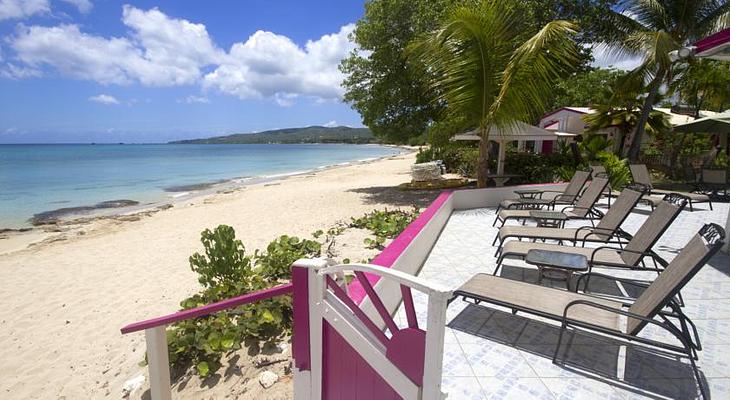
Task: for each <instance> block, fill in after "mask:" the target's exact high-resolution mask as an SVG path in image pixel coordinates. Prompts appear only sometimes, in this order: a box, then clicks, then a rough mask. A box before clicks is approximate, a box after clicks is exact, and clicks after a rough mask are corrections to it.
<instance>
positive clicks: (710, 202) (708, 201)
mask: <svg viewBox="0 0 730 400" xmlns="http://www.w3.org/2000/svg"><path fill="white" fill-rule="evenodd" d="M707 203H709V204H710V211H712V200H709V199H708V200H707Z"/></svg>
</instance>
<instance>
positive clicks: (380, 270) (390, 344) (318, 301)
mask: <svg viewBox="0 0 730 400" xmlns="http://www.w3.org/2000/svg"><path fill="white" fill-rule="evenodd" d="M345 270H347V271H353V272H354V273H355V277H356V279H357V280H358V281H359V282H360V284H361V285H362V288H363V289H364V290H365V292H366V293H367V295H368V297H369V298H370V300H371V302H372V304H373V306H374V308H375V310H376V311H377V315H367V313H366V312H364V311H363V310H362V309H361V308H360V307H359V306H358V305H357V304H356V303H355V302H354V301H353V300H352V299H351V298H350V296H349V295H348V293H347V286H346V285H344V284H340V283H338V279H337V278H338V277H340V278H341V277H342V273H343V271H345ZM366 273H367V274H375V275H379V276H380V277H381V278H383V279H384V280H386V281H388V282H389V283H392V284H397V285H399V286H400V288H401V294H402V300H403V305H404V310H405V316H406V320H407V326H404V327H400V326H398V324H397V323H396V322H395V320H394V319H393V318H392V316H391V315H390V314H389V313H388V312H387V310H386V308H385V306H384V305H383V302H382V301H381V299H380V297H379V296H378V294H377V293H376V291H375V289H374V288H373V287H372V285H371V283H370V282H369V281H368V279H367V277H366ZM292 274H293V283H294V289H293V295H294V338H293V346H294V348H293V356H294V367H295V368H294V373H295V375H294V396H295V398H296V399H297V400H299V399H326V400H340V399H343V400H344V399H348V400H350V399H353V400H357V399H361V400H368V399H432V400H437V399H438V400H440V399H442V393H441V368H442V358H443V354H442V353H443V343H444V327H445V320H446V306H447V302H448V299H449V298H450V297H451V291H450V290H448V289H446V288H443V287H441V286H439V285H435V284H433V283H430V282H426V281H424V280H423V279H420V278H417V277H414V276H412V275H408V274H406V273H403V272H400V271H396V270H392V269H388V268H384V267H380V266H377V265H368V264H347V265H335V266H329V265H328V264H327V263H326V262H325V261H324V260H300V261H298V262H297V263H295V264H294V267H293V270H292ZM342 281H343V280H342ZM411 289H415V290H417V291H418V292H421V293H423V294H425V298H426V300H427V302H426V304H427V311H428V313H427V314H426V315H425V316H424V317H425V318H426V320H427V321H428V325H427V329H426V330H425V331H424V330H422V329H421V328H420V327H419V323H418V317H417V314H416V310H415V307H414V301H413V296H412V294H411ZM381 325H382V326H381Z"/></svg>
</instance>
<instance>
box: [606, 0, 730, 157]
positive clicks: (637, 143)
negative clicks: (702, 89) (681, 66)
mask: <svg viewBox="0 0 730 400" xmlns="http://www.w3.org/2000/svg"><path fill="white" fill-rule="evenodd" d="M728 25H730V6H729V5H728V3H727V2H726V1H718V0H667V1H661V2H660V1H645V0H627V1H624V2H622V3H621V7H620V8H619V9H616V10H613V11H612V12H611V13H609V15H608V16H607V17H606V18H605V20H604V23H603V24H602V26H603V29H602V39H603V41H604V43H605V44H607V45H608V46H609V50H610V51H611V53H612V54H614V55H628V56H641V57H642V58H643V61H642V63H641V65H639V66H638V67H637V68H636V69H634V70H633V71H631V73H630V74H629V76H628V77H627V79H626V80H625V81H626V82H629V83H632V82H633V83H632V84H635V82H637V81H638V82H641V83H644V82H648V83H647V85H646V91H647V94H646V97H645V98H644V99H643V104H642V107H641V110H642V112H641V115H640V117H639V120H638V122H637V123H636V125H635V129H634V132H633V133H632V135H631V141H630V146H629V149H628V154H627V155H628V157H629V159H630V160H631V161H632V162H633V161H636V160H637V159H638V156H639V151H640V149H641V140H642V136H643V133H644V131H645V129H646V122H647V121H648V120H649V116H650V113H651V111H652V109H653V107H654V104H656V103H657V101H658V99H657V96H658V95H659V90H660V88H661V87H662V85H663V84H668V83H671V82H672V81H673V80H674V77H675V76H676V73H677V71H676V62H675V61H674V60H673V59H672V58H671V56H670V53H672V52H673V51H677V50H679V49H680V48H681V47H683V46H686V45H690V44H691V43H693V42H694V41H696V40H699V39H701V38H703V37H705V36H707V35H709V34H711V33H714V32H717V31H719V30H722V29H724V28H726V27H728Z"/></svg>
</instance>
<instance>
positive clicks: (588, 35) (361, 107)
mask: <svg viewBox="0 0 730 400" xmlns="http://www.w3.org/2000/svg"><path fill="white" fill-rule="evenodd" d="M474 3H475V2H474V1H471V0H370V1H368V2H367V3H366V4H365V15H364V16H363V18H362V19H360V20H359V21H358V22H357V25H356V27H355V31H354V32H353V34H352V40H353V41H354V42H355V43H356V44H357V45H358V48H359V50H358V51H356V52H353V53H352V54H351V55H350V56H349V57H347V58H346V59H345V60H343V62H342V64H341V65H340V69H341V70H342V71H343V72H344V73H345V74H346V78H345V81H344V82H343V86H344V88H345V100H346V101H347V102H348V103H349V104H350V105H351V106H352V107H353V108H354V109H355V110H357V111H358V112H359V113H360V115H361V116H362V118H363V123H364V124H365V125H367V126H368V127H369V128H370V129H371V130H372V131H373V133H374V134H375V135H376V136H378V137H379V138H381V139H384V140H388V141H396V142H400V143H406V142H409V140H410V138H411V137H414V136H420V135H422V134H423V133H424V131H425V130H426V129H427V127H428V126H430V124H431V123H433V122H438V121H440V120H442V116H441V115H440V114H439V111H440V110H441V108H442V106H443V105H442V104H437V103H434V102H431V101H429V99H430V94H431V93H430V90H431V89H430V88H429V86H428V85H427V84H426V83H427V81H428V80H429V79H430V78H431V77H432V75H433V71H429V70H424V69H423V68H421V67H420V66H419V65H418V64H413V63H408V61H407V56H406V47H407V46H408V45H409V44H410V43H411V42H412V41H413V40H414V39H415V38H417V37H418V36H420V35H423V34H425V33H427V32H431V31H433V30H434V29H436V28H437V27H438V26H439V24H440V23H441V21H442V19H443V18H444V17H445V16H446V15H447V14H448V13H449V10H450V9H451V8H452V7H456V6H460V5H467V6H468V5H471V4H474ZM616 3H617V0H577V1H576V0H524V1H520V2H515V1H513V2H512V6H514V7H519V11H517V14H518V15H519V16H520V26H521V27H522V29H523V30H524V32H525V34H526V35H531V34H534V33H535V32H537V31H539V30H540V29H541V28H542V27H543V26H544V25H545V24H546V23H548V22H550V21H553V20H556V19H563V20H570V21H578V23H579V24H580V25H581V26H583V27H584V29H582V30H581V32H580V33H579V34H578V35H577V37H576V39H577V40H578V41H579V42H580V43H591V42H594V41H596V40H597V37H598V36H597V35H598V33H599V32H598V31H597V30H594V29H592V27H595V26H597V24H598V21H601V20H602V19H603V18H604V16H605V15H606V14H607V13H608V10H609V8H610V7H611V6H613V5H614V4H616ZM590 52H591V47H590V46H580V48H579V56H580V60H579V62H578V64H580V69H584V68H586V67H587V66H588V64H589V63H590V61H591V54H590ZM565 76H567V74H566V75H565ZM543 111H547V109H546V110H543ZM452 133H453V132H452Z"/></svg>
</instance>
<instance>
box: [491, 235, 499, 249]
mask: <svg viewBox="0 0 730 400" xmlns="http://www.w3.org/2000/svg"><path fill="white" fill-rule="evenodd" d="M497 239H499V234H497V235H495V236H494V240H493V241H492V246H496V245H497Z"/></svg>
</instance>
